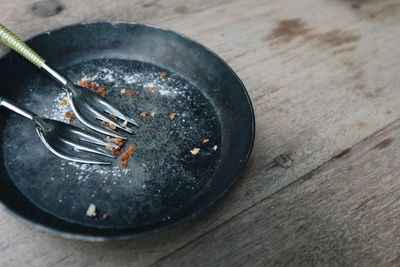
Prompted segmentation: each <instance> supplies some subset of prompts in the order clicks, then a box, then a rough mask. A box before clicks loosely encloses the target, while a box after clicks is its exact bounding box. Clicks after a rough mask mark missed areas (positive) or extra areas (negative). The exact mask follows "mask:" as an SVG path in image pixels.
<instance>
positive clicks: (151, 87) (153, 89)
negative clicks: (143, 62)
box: [147, 86, 157, 94]
mask: <svg viewBox="0 0 400 267" xmlns="http://www.w3.org/2000/svg"><path fill="white" fill-rule="evenodd" d="M147 90H148V91H149V93H152V94H154V93H156V92H157V88H155V87H154V86H150V87H149V88H148V89H147Z"/></svg>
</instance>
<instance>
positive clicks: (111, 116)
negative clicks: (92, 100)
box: [107, 114, 117, 120]
mask: <svg viewBox="0 0 400 267" xmlns="http://www.w3.org/2000/svg"><path fill="white" fill-rule="evenodd" d="M107 117H109V118H110V119H113V120H116V119H117V116H115V115H113V114H108V115H107Z"/></svg>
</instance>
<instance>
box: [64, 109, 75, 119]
mask: <svg viewBox="0 0 400 267" xmlns="http://www.w3.org/2000/svg"><path fill="white" fill-rule="evenodd" d="M64 118H65V119H66V120H68V121H72V120H73V119H74V118H75V114H74V113H73V112H72V111H67V112H65V114H64Z"/></svg>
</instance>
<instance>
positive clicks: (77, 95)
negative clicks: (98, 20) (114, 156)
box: [0, 24, 138, 139]
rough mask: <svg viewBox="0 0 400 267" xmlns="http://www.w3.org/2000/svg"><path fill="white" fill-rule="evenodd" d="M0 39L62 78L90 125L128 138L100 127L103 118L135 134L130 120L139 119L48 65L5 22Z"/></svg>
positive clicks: (77, 110)
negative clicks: (126, 113) (128, 114)
mask: <svg viewBox="0 0 400 267" xmlns="http://www.w3.org/2000/svg"><path fill="white" fill-rule="evenodd" d="M0 40H1V41H2V42H3V43H5V44H6V45H7V46H9V47H10V48H12V49H14V50H15V51H16V52H17V53H19V54H20V55H22V56H23V57H24V58H25V59H27V60H28V61H30V62H31V63H33V64H34V65H36V66H37V67H38V68H39V69H42V70H44V71H45V72H46V73H48V74H49V75H50V76H51V77H53V78H54V79H55V80H56V81H58V82H59V83H60V84H61V85H62V88H63V89H64V90H65V91H66V92H67V95H68V98H69V102H70V104H71V107H72V110H73V112H74V113H75V115H76V117H77V118H78V120H79V121H81V122H82V123H83V124H84V125H86V126H87V127H89V128H91V129H93V130H95V131H97V132H100V133H103V134H106V135H109V136H113V137H117V138H122V139H126V138H125V137H124V136H122V135H120V134H118V133H117V132H115V131H113V130H109V129H106V128H104V127H102V126H100V121H104V122H106V123H108V124H111V125H115V126H116V127H117V128H119V129H121V130H124V131H126V132H128V133H133V129H132V128H130V127H129V126H128V125H129V124H128V123H131V124H133V125H135V126H138V124H137V123H136V121H135V120H133V119H131V118H129V117H128V116H126V115H125V114H124V113H123V112H121V111H119V110H118V109H116V108H115V107H113V106H112V105H111V104H109V103H108V102H107V101H106V100H105V99H104V98H103V97H101V96H99V95H98V94H97V93H95V92H93V91H92V90H89V89H86V88H83V87H81V86H78V85H75V84H74V83H73V82H71V81H69V80H68V79H67V78H65V77H63V76H62V75H61V74H59V73H58V72H57V71H55V70H54V69H53V68H51V67H50V66H49V65H47V64H46V63H45V60H44V59H43V58H42V57H40V56H39V55H38V54H37V53H36V52H35V51H33V50H32V49H31V48H30V47H29V46H28V45H27V44H25V43H24V42H23V41H21V39H19V38H18V37H17V36H16V35H15V34H14V33H12V32H11V31H10V30H8V29H7V28H6V27H5V26H3V25H2V24H0ZM110 115H111V116H110Z"/></svg>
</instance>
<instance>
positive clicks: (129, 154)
mask: <svg viewBox="0 0 400 267" xmlns="http://www.w3.org/2000/svg"><path fill="white" fill-rule="evenodd" d="M136 149H137V147H136V145H131V146H130V147H128V149H127V150H125V152H124V153H122V155H121V166H122V168H124V169H125V168H126V167H127V166H128V161H129V159H130V158H131V157H132V155H133V154H134V153H135V152H136Z"/></svg>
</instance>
